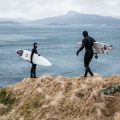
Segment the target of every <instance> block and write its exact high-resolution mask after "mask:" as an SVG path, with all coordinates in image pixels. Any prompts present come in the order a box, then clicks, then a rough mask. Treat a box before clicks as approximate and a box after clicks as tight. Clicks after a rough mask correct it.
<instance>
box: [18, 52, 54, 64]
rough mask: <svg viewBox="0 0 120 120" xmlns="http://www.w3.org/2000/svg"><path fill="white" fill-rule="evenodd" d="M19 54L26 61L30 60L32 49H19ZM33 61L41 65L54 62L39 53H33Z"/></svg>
mask: <svg viewBox="0 0 120 120" xmlns="http://www.w3.org/2000/svg"><path fill="white" fill-rule="evenodd" d="M16 53H17V55H19V56H20V57H21V58H22V59H24V60H25V61H28V62H30V58H31V51H28V50H17V51H16ZM33 63H34V64H37V65H41V66H51V65H52V64H51V63H50V61H48V60H47V59H46V58H44V57H43V56H39V55H38V54H36V53H34V54H33Z"/></svg>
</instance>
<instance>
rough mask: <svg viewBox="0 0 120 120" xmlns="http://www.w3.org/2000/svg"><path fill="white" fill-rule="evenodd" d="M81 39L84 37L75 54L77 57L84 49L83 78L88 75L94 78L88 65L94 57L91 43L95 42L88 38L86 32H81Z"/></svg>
mask: <svg viewBox="0 0 120 120" xmlns="http://www.w3.org/2000/svg"><path fill="white" fill-rule="evenodd" d="M83 37H84V39H83V40H82V46H81V47H80V49H79V50H78V51H77V53H76V54H77V56H78V54H79V52H80V51H82V50H83V48H85V55H84V66H85V74H84V77H87V74H88V73H90V75H91V76H94V74H93V73H92V71H91V69H90V67H89V64H90V62H91V60H92V58H93V55H94V51H93V43H94V42H95V40H94V38H92V37H89V35H88V32H87V31H83Z"/></svg>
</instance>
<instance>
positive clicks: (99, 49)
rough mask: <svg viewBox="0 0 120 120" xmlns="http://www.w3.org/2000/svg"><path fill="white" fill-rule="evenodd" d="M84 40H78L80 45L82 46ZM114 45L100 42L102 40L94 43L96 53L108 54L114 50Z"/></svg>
mask: <svg viewBox="0 0 120 120" xmlns="http://www.w3.org/2000/svg"><path fill="white" fill-rule="evenodd" d="M81 45H82V42H78V47H81ZM112 48H113V46H112V45H108V44H104V43H100V42H94V44H93V50H94V53H95V54H108V53H110V52H111V51H112Z"/></svg>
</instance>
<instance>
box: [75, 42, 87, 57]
mask: <svg viewBox="0 0 120 120" xmlns="http://www.w3.org/2000/svg"><path fill="white" fill-rule="evenodd" d="M84 47H85V43H84V40H83V41H82V46H81V47H80V49H79V50H78V51H77V53H76V54H77V56H78V54H79V52H80V51H82V50H83V49H84Z"/></svg>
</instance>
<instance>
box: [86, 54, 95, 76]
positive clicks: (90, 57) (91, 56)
mask: <svg viewBox="0 0 120 120" xmlns="http://www.w3.org/2000/svg"><path fill="white" fill-rule="evenodd" d="M92 58H93V54H91V55H90V56H89V58H88V61H87V62H88V65H87V67H88V68H87V70H88V72H89V73H90V75H91V76H94V74H93V73H92V71H91V69H90V67H89V64H90V62H91V60H92Z"/></svg>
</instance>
